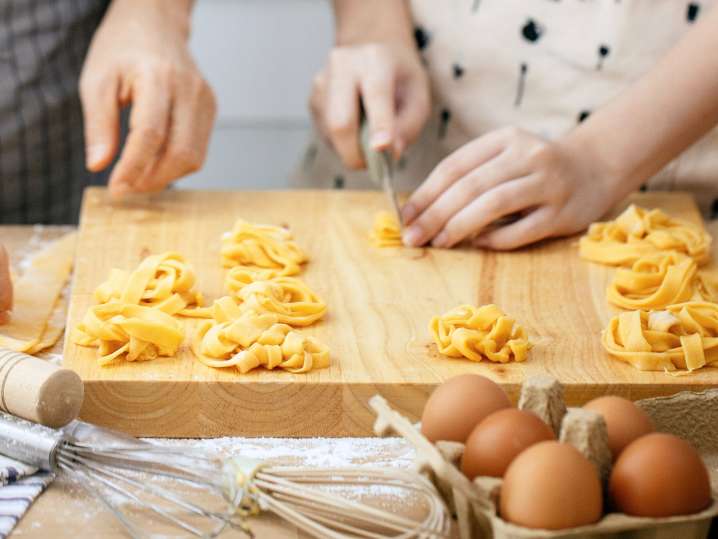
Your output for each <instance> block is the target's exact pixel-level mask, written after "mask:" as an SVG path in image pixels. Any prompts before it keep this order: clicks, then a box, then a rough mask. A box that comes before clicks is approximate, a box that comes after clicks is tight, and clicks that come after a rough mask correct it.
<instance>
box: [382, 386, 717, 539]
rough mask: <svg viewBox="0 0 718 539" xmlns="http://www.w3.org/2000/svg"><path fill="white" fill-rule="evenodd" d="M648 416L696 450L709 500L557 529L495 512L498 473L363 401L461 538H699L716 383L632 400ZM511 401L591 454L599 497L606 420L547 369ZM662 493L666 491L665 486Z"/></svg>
mask: <svg viewBox="0 0 718 539" xmlns="http://www.w3.org/2000/svg"><path fill="white" fill-rule="evenodd" d="M636 404H638V405H639V406H641V408H643V409H644V410H645V411H646V413H648V415H649V416H650V417H651V419H652V420H653V422H654V425H655V428H656V431H659V432H667V433H671V434H675V435H677V436H680V437H681V438H683V439H684V440H686V441H688V442H690V443H691V444H693V446H694V447H695V448H696V449H697V450H698V451H699V452H700V454H701V456H702V457H703V460H704V462H705V463H706V466H707V468H708V472H709V474H710V478H711V486H712V490H713V500H714V501H713V504H712V505H711V506H710V507H708V508H707V509H705V510H704V511H701V512H700V513H695V514H692V515H682V516H676V517H668V518H646V517H632V516H628V515H625V514H623V513H608V514H605V515H604V516H603V518H602V519H601V520H600V521H599V522H597V523H596V524H591V525H589V526H581V527H577V528H569V529H565V530H537V529H529V528H524V527H521V526H516V525H514V524H510V523H508V522H506V521H504V520H502V519H501V517H500V516H499V514H498V510H497V507H498V497H499V493H500V489H501V479H497V478H494V477H477V478H476V479H475V480H474V481H470V480H469V479H468V478H467V477H466V476H465V475H464V474H463V473H462V472H461V471H460V469H459V462H460V460H461V456H462V454H463V451H464V444H461V443H457V442H438V443H436V444H433V443H432V442H430V441H429V440H428V439H426V438H425V437H424V436H423V435H422V434H421V432H420V430H419V429H418V428H417V426H415V425H413V424H412V423H411V422H410V421H409V420H408V419H406V418H405V417H404V416H402V415H401V414H399V413H398V412H396V411H395V410H393V409H392V408H391V407H390V406H389V405H388V403H387V402H386V401H385V400H384V399H383V398H382V397H380V396H378V395H377V396H374V397H373V398H372V399H371V400H370V401H369V405H370V406H371V407H372V408H373V410H374V411H375V412H376V414H377V418H376V422H375V424H374V431H375V433H376V434H377V435H378V436H390V435H394V434H398V435H400V436H402V437H403V438H405V439H406V440H407V441H408V442H409V443H411V444H412V445H413V446H414V448H415V449H416V455H417V457H416V461H417V467H418V468H419V470H420V471H422V472H424V473H426V474H427V475H428V476H429V477H430V478H431V480H432V481H433V483H434V484H435V485H436V487H437V489H438V490H439V492H440V493H441V495H442V497H443V499H444V501H445V502H446V504H447V506H448V507H449V509H450V510H451V511H452V513H453V514H454V515H455V517H456V520H457V525H458V530H459V536H460V537H461V539H470V538H478V537H485V538H494V539H529V538H541V537H548V538H558V537H561V538H563V537H574V538H577V537H581V538H585V539H593V538H600V539H608V538H615V539H618V538H620V539H676V538H681V539H704V538H705V537H707V536H708V532H709V528H710V524H711V519H712V518H713V517H714V516H716V515H718V501H716V500H718V496H717V493H718V428H716V425H718V390H709V391H705V392H700V393H693V392H683V393H679V394H677V395H674V396H672V397H660V398H654V399H646V400H642V401H637V403H636ZM519 408H521V409H524V410H529V411H532V412H534V413H535V414H537V415H538V416H539V417H540V418H541V419H543V420H544V421H545V422H546V423H547V424H548V425H549V426H551V427H552V428H553V429H554V432H557V433H558V436H557V438H558V439H559V440H561V441H564V442H569V443H571V444H573V445H574V446H575V447H576V448H577V449H578V450H579V451H581V453H583V455H584V456H585V457H586V458H588V460H590V461H591V462H593V463H594V464H595V465H596V467H597V469H598V471H599V475H600V477H601V480H602V483H603V490H604V499H605V498H606V492H607V481H608V477H609V475H610V471H611V470H610V467H611V453H610V451H609V449H608V437H607V432H606V423H605V421H604V420H603V418H602V417H601V416H600V415H599V414H597V413H595V412H592V411H589V410H584V409H582V408H566V406H565V404H564V400H563V389H562V387H561V385H560V384H559V383H558V381H557V380H555V379H554V378H551V377H549V376H536V377H533V378H531V379H528V380H527V381H526V382H525V383H524V385H523V387H522V390H521V397H520V399H519ZM667 494H668V495H670V493H667Z"/></svg>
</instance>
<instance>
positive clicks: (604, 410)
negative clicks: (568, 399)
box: [584, 395, 653, 460]
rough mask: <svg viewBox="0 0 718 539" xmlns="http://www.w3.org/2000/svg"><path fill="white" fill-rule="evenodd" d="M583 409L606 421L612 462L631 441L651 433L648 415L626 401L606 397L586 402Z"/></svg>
mask: <svg viewBox="0 0 718 539" xmlns="http://www.w3.org/2000/svg"><path fill="white" fill-rule="evenodd" d="M584 408H586V409H587V410H592V411H594V412H596V413H598V414H600V415H602V416H603V419H605V420H606V427H608V447H609V448H610V449H611V454H612V455H613V460H616V458H617V457H618V455H619V454H620V453H621V451H623V449H624V448H625V447H626V446H627V445H628V444H630V443H631V442H632V441H633V440H636V439H638V438H640V437H641V436H643V435H644V434H648V433H649V432H653V422H652V421H651V418H650V417H648V414H647V413H646V412H644V411H643V410H641V409H640V408H639V407H638V406H636V404H634V403H633V402H631V401H629V400H628V399H623V398H621V397H615V396H613V395H608V396H606V397H599V398H597V399H593V400H592V401H590V402H587V403H586V404H585V405H584Z"/></svg>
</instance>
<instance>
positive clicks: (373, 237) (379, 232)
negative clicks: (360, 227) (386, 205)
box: [369, 211, 404, 247]
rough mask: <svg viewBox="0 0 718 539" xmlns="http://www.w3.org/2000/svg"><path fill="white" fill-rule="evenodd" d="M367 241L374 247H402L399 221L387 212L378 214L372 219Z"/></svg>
mask: <svg viewBox="0 0 718 539" xmlns="http://www.w3.org/2000/svg"><path fill="white" fill-rule="evenodd" d="M369 240H370V241H371V244H372V245H373V246H374V247H401V246H403V245H404V243H403V242H402V240H401V226H400V225H399V221H397V220H396V217H395V216H394V215H392V214H391V213H389V212H388V211H383V212H379V213H378V214H377V215H376V217H375V218H374V226H373V227H372V230H371V233H370V234H369Z"/></svg>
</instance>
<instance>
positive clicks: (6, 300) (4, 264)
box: [0, 245, 12, 324]
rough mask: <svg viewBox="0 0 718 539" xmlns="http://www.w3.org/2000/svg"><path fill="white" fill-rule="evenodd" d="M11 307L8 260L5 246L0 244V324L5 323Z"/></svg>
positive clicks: (10, 282)
mask: <svg viewBox="0 0 718 539" xmlns="http://www.w3.org/2000/svg"><path fill="white" fill-rule="evenodd" d="M10 309H12V281H10V261H9V259H8V256H7V251H6V250H5V247H3V246H2V245H0V324H5V323H7V321H8V319H9V317H8V313H7V312H8V311H9V310H10Z"/></svg>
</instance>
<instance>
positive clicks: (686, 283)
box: [606, 252, 701, 309]
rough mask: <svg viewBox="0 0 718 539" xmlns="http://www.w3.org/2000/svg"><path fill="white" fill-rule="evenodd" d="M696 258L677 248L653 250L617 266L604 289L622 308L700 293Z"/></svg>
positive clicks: (679, 300) (658, 304) (655, 304)
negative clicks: (674, 250) (667, 250)
mask: <svg viewBox="0 0 718 539" xmlns="http://www.w3.org/2000/svg"><path fill="white" fill-rule="evenodd" d="M696 278H697V266H696V262H695V260H693V259H692V258H690V257H687V256H685V255H681V254H679V253H676V252H667V253H653V254H649V255H644V256H642V257H641V258H639V259H638V260H636V261H635V262H634V263H633V265H632V266H631V268H630V269H629V268H618V269H617V270H616V274H615V275H614V277H613V281H612V282H611V284H610V285H609V286H608V289H607V290H606V296H607V298H608V301H609V302H610V303H613V304H614V305H616V306H618V307H622V308H624V309H662V308H664V307H666V306H668V305H673V304H675V303H682V302H685V301H688V300H690V299H691V298H693V296H694V294H696V293H697V294H700V293H701V291H700V289H699V287H698V286H697V284H698V283H697V281H696Z"/></svg>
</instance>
